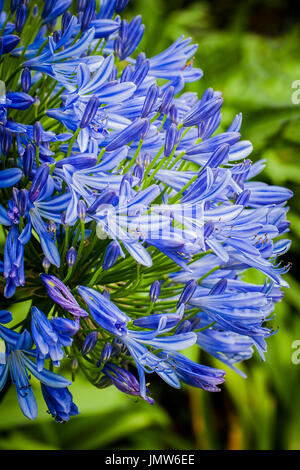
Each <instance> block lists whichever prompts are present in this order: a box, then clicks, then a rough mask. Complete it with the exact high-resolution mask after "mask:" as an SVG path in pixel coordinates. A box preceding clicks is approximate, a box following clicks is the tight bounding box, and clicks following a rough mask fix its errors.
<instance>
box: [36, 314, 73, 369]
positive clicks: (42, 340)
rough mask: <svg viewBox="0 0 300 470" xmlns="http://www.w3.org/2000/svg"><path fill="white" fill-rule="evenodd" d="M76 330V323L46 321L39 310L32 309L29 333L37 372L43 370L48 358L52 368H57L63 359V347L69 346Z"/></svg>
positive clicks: (59, 319)
mask: <svg viewBox="0 0 300 470" xmlns="http://www.w3.org/2000/svg"><path fill="white" fill-rule="evenodd" d="M78 330H79V324H78V322H74V321H73V320H69V319H67V318H61V317H54V318H52V319H51V320H48V318H47V317H46V316H45V315H44V313H43V312H41V310H39V309H38V308H37V307H33V308H32V310H31V332H32V338H33V341H34V342H35V345H36V359H37V368H38V371H41V370H43V368H44V361H45V359H46V358H48V357H50V358H51V360H52V362H53V365H54V366H56V367H59V365H60V360H61V359H62V358H63V357H64V351H63V347H67V346H71V344H72V336H74V335H75V334H76V333H77V331H78Z"/></svg>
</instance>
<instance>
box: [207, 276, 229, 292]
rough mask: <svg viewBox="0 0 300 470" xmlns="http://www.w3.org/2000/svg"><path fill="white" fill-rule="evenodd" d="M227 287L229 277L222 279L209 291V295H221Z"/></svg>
mask: <svg viewBox="0 0 300 470" xmlns="http://www.w3.org/2000/svg"><path fill="white" fill-rule="evenodd" d="M226 288H227V279H221V280H220V281H219V282H217V284H215V285H214V287H213V288H212V289H211V290H210V291H209V294H208V295H221V294H223V293H224V292H225V290H226Z"/></svg>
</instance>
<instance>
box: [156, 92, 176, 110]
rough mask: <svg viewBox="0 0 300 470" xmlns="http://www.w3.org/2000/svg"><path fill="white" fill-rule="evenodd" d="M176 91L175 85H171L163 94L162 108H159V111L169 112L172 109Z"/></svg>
mask: <svg viewBox="0 0 300 470" xmlns="http://www.w3.org/2000/svg"><path fill="white" fill-rule="evenodd" d="M174 92H175V89H174V87H173V86H169V87H168V88H167V89H166V90H165V92H164V94H163V96H162V99H161V104H160V108H159V111H160V112H161V113H163V114H168V112H169V110H170V107H171V104H172V101H173V99H174Z"/></svg>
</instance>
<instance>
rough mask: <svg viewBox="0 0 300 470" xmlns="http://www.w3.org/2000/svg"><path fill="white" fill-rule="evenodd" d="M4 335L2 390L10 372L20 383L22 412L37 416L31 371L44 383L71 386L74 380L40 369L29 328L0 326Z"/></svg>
mask: <svg viewBox="0 0 300 470" xmlns="http://www.w3.org/2000/svg"><path fill="white" fill-rule="evenodd" d="M0 337H1V338H2V339H3V340H4V341H5V343H6V354H5V363H4V364H0V391H1V390H2V389H3V387H4V385H5V383H6V380H7V377H8V374H9V373H10V376H11V380H12V383H13V384H14V385H15V386H16V390H17V396H18V400H19V405H20V408H21V410H22V412H23V413H24V415H25V416H26V417H27V418H29V419H35V418H36V416H37V403H36V400H35V397H34V394H33V391H32V388H31V385H30V375H29V373H31V374H32V375H34V376H35V377H36V378H37V379H38V380H39V381H40V382H42V383H43V384H45V385H47V386H50V387H55V388H59V389H60V388H65V387H67V386H68V385H70V382H69V381H68V380H67V379H65V378H64V377H62V376H60V375H57V374H54V373H53V372H50V371H48V370H45V369H44V370H42V371H39V370H38V369H37V365H36V364H35V362H33V361H32V359H30V357H29V356H34V355H35V354H34V352H33V351H32V350H31V337H30V334H29V333H28V331H27V330H24V332H23V333H22V334H19V333H16V332H15V331H12V330H8V329H7V328H5V327H3V326H1V325H0Z"/></svg>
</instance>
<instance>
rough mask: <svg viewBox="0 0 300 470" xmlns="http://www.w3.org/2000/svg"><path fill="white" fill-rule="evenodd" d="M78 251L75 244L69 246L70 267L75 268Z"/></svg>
mask: <svg viewBox="0 0 300 470" xmlns="http://www.w3.org/2000/svg"><path fill="white" fill-rule="evenodd" d="M76 258H77V253H76V250H75V248H74V247H73V246H71V248H69V250H68V251H67V263H68V266H69V268H73V266H74V264H75V263H76Z"/></svg>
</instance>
